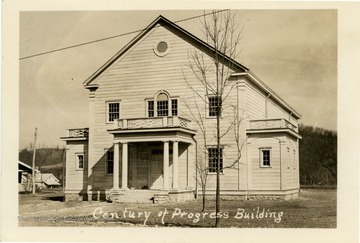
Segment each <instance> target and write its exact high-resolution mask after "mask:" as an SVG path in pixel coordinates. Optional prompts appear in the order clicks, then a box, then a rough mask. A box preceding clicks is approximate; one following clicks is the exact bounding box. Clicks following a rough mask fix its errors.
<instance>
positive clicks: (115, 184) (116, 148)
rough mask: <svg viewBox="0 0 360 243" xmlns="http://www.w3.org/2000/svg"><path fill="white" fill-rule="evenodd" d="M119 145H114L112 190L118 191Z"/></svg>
mask: <svg viewBox="0 0 360 243" xmlns="http://www.w3.org/2000/svg"><path fill="white" fill-rule="evenodd" d="M119 167H120V156H119V143H114V166H113V170H114V171H113V189H117V190H118V189H119Z"/></svg>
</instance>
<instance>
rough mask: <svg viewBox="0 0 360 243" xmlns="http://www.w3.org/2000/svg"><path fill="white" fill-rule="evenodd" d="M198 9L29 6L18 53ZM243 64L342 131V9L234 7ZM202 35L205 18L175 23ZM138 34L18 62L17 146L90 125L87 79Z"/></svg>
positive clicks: (44, 142)
mask: <svg viewBox="0 0 360 243" xmlns="http://www.w3.org/2000/svg"><path fill="white" fill-rule="evenodd" d="M160 14H161V15H163V16H164V17H166V18H168V19H169V20H171V21H177V20H182V19H186V18H189V17H193V16H197V15H201V14H203V11H202V10H196V11H195V10H194V11H57V12H56V11H41V12H40V11H38V12H35V11H27V12H21V13H20V29H19V33H20V40H19V48H20V49H19V52H20V57H26V56H30V55H33V54H38V53H42V52H46V51H51V50H55V49H59V48H63V47H67V46H72V45H76V44H80V43H83V42H89V41H93V40H97V39H101V38H105V37H110V36H114V35H118V34H122V33H127V32H131V31H134V30H140V29H143V28H145V27H146V26H147V25H148V24H150V23H151V22H152V21H153V20H154V19H155V18H156V17H157V16H159V15H160ZM236 21H237V22H238V23H239V24H240V26H242V27H243V32H242V41H241V43H240V47H241V48H242V52H241V55H240V56H239V59H238V60H237V61H239V62H240V63H242V64H243V65H244V66H246V67H247V68H249V69H250V70H251V71H252V72H253V73H255V74H256V76H258V77H259V78H260V79H261V80H262V81H264V82H265V83H266V84H267V85H268V86H269V87H271V89H273V90H274V91H275V92H276V93H277V94H278V95H280V96H281V97H282V98H283V99H284V100H285V101H286V102H287V103H289V104H290V105H291V106H292V107H293V108H294V109H295V110H296V111H298V112H299V113H300V114H301V115H302V119H301V122H302V123H303V124H305V125H312V126H317V127H323V128H326V129H331V130H337V68H338V67H337V11H336V10H237V17H236ZM178 25H180V26H181V27H182V28H184V29H186V30H188V31H189V32H190V33H192V34H194V35H196V36H198V37H200V38H201V37H202V34H201V22H200V19H192V20H188V21H183V22H180V23H178ZM135 36H136V34H131V35H126V36H122V37H119V38H113V39H110V40H106V41H101V42H96V43H93V44H90V45H85V46H81V47H77V48H72V49H67V50H63V51H59V52H54V53H50V54H46V55H41V56H37V57H33V58H27V59H23V60H20V64H19V68H20V70H19V75H20V80H19V81H20V82H19V87H20V90H19V91H20V93H19V99H20V100H19V143H20V144H19V148H20V149H22V148H24V147H28V146H29V145H30V143H32V142H33V139H34V129H35V127H37V128H38V145H39V146H57V145H58V146H60V147H62V146H64V142H63V141H61V140H60V137H62V136H65V134H66V129H69V128H82V127H88V90H86V89H84V87H83V85H82V83H83V82H84V81H85V80H86V79H87V78H88V77H89V76H90V75H91V74H93V73H94V72H95V71H96V70H97V69H98V68H99V67H100V66H102V65H103V64H104V63H105V62H106V61H107V60H108V59H110V58H111V57H112V56H113V55H114V54H115V53H116V52H117V51H119V50H120V49H121V48H122V47H123V46H124V45H126V44H127V43H128V42H129V41H130V40H131V39H132V38H134V37H135Z"/></svg>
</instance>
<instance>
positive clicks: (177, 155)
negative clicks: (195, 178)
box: [108, 117, 196, 201]
mask: <svg viewBox="0 0 360 243" xmlns="http://www.w3.org/2000/svg"><path fill="white" fill-rule="evenodd" d="M189 127H190V121H189V120H187V119H184V118H180V117H154V118H139V119H119V120H117V121H115V128H114V129H109V130H108V132H109V133H110V134H113V136H114V138H113V187H112V189H111V191H110V196H111V197H113V198H115V199H114V200H113V201H117V200H118V199H119V200H121V201H123V200H126V199H125V198H126V197H128V198H129V197H132V196H131V195H132V194H134V193H133V192H135V191H136V190H152V191H154V201H156V200H157V199H158V201H159V200H160V199H159V198H164V197H166V198H168V197H169V194H174V193H184V192H186V193H187V192H189V191H193V188H194V187H195V186H194V185H192V183H191V182H190V177H192V174H191V171H192V169H190V168H189V167H192V166H193V164H194V158H193V154H192V153H190V152H189V151H190V150H194V146H193V143H194V141H193V139H192V138H193V136H194V135H195V133H196V131H194V130H192V129H190V128H189ZM120 180H121V182H120ZM160 201H161V200H160Z"/></svg>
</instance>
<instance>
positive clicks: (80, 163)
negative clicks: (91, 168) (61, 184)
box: [76, 154, 84, 170]
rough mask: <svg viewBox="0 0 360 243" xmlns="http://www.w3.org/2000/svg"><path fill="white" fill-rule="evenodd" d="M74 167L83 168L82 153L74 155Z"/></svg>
mask: <svg viewBox="0 0 360 243" xmlns="http://www.w3.org/2000/svg"><path fill="white" fill-rule="evenodd" d="M76 169H77V170H83V169H84V155H83V154H77V155H76Z"/></svg>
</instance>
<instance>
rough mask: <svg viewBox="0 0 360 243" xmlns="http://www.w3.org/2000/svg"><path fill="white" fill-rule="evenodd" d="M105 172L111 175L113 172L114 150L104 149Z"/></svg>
mask: <svg viewBox="0 0 360 243" xmlns="http://www.w3.org/2000/svg"><path fill="white" fill-rule="evenodd" d="M110 153H111V154H112V172H111V173H110V172H109V154H110ZM105 174H106V175H113V174H114V150H107V151H106V161H105Z"/></svg>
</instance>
